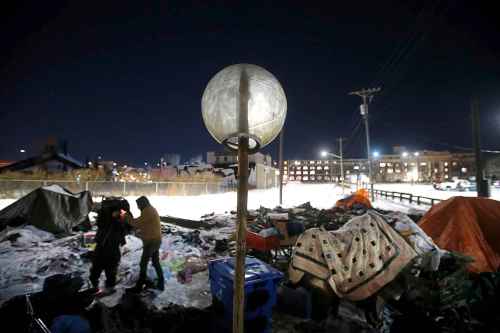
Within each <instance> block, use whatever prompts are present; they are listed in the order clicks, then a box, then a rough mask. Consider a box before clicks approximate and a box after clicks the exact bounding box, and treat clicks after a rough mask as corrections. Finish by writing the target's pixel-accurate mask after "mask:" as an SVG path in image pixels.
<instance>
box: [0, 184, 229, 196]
mask: <svg viewBox="0 0 500 333" xmlns="http://www.w3.org/2000/svg"><path fill="white" fill-rule="evenodd" d="M51 184H58V185H61V186H62V187H64V188H66V189H68V190H69V191H71V192H80V191H90V192H92V195H93V196H94V197H97V196H103V195H104V196H139V195H146V196H152V195H168V196H184V195H202V194H212V193H223V192H230V191H235V190H236V185H234V184H230V185H227V184H224V183H222V182H219V183H214V182H151V183H139V182H111V181H85V182H77V181H67V180H0V199H17V198H20V197H22V196H24V195H26V194H28V193H29V192H31V191H33V190H35V189H37V188H38V187H40V186H45V185H51Z"/></svg>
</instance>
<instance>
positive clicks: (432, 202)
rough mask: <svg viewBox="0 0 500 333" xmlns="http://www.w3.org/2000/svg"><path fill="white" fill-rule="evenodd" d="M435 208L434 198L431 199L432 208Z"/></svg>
mask: <svg viewBox="0 0 500 333" xmlns="http://www.w3.org/2000/svg"><path fill="white" fill-rule="evenodd" d="M432 206H434V198H432V199H431V207H432Z"/></svg>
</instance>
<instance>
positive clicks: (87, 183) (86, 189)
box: [85, 182, 89, 191]
mask: <svg viewBox="0 0 500 333" xmlns="http://www.w3.org/2000/svg"><path fill="white" fill-rule="evenodd" d="M88 190H89V182H85V191H88Z"/></svg>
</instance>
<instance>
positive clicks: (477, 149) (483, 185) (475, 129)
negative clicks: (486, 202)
mask: <svg viewBox="0 0 500 333" xmlns="http://www.w3.org/2000/svg"><path fill="white" fill-rule="evenodd" d="M471 112H472V136H473V141H474V153H475V157H476V189H477V196H478V197H488V196H489V195H488V192H489V191H488V190H489V189H488V183H487V182H486V181H485V180H484V179H483V161H482V158H481V129H480V128H481V127H480V123H479V101H478V100H476V99H474V100H472V102H471Z"/></svg>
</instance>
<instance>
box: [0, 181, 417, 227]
mask: <svg viewBox="0 0 500 333" xmlns="http://www.w3.org/2000/svg"><path fill="white" fill-rule="evenodd" d="M396 185H398V184H396ZM419 186H420V185H419ZM394 191H395V190H394ZM350 193H351V191H349V190H348V189H346V190H345V193H344V194H342V190H341V188H340V187H336V186H335V185H334V184H300V183H289V184H287V185H285V186H284V187H283V207H285V208H289V207H294V206H297V205H300V204H303V203H305V202H308V201H309V202H310V203H311V205H312V206H313V207H315V208H319V209H327V208H331V207H333V206H334V205H335V202H336V201H337V200H338V199H341V198H342V197H343V196H345V195H348V194H350ZM127 199H128V200H129V202H130V204H131V208H132V213H133V214H134V216H137V215H139V211H138V210H137V206H136V204H135V199H137V197H127ZM149 199H150V201H151V203H152V205H153V206H154V207H156V209H157V210H158V212H159V213H160V215H162V216H165V215H169V216H175V217H180V218H186V219H194V220H197V219H199V218H200V217H201V216H202V215H205V214H210V213H216V214H222V213H224V212H229V211H232V210H233V211H234V210H236V192H227V193H219V194H209V195H199V196H151V197H149ZM14 201H15V200H13V199H2V200H0V210H1V209H3V208H4V207H6V206H8V205H10V204H11V203H13V202H14ZM278 205H279V189H278V188H271V189H266V190H251V191H249V193H248V209H257V208H259V207H260V206H263V207H267V208H274V207H276V206H278ZM375 206H376V207H378V208H381V209H387V210H401V211H402V212H408V210H409V209H411V208H415V206H409V205H405V204H399V203H394V202H390V201H387V200H377V201H376V202H375Z"/></svg>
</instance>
